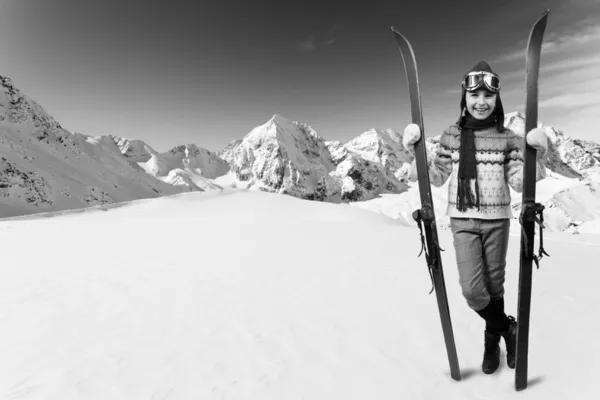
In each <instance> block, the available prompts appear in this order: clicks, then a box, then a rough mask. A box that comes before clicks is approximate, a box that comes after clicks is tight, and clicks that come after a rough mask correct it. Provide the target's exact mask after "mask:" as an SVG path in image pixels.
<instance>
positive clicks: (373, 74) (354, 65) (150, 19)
mask: <svg viewBox="0 0 600 400" xmlns="http://www.w3.org/2000/svg"><path fill="white" fill-rule="evenodd" d="M356 3H358V4H356ZM547 8H548V9H550V16H549V20H548V26H547V28H546V36H545V44H544V45H545V47H544V50H543V55H542V70H541V73H540V89H539V91H540V97H539V99H540V112H539V119H540V120H541V121H543V122H544V123H546V124H550V125H553V126H555V127H556V128H558V129H561V130H563V131H564V132H565V133H566V134H567V135H569V136H572V137H576V138H580V139H590V140H592V139H593V140H597V137H596V132H597V129H596V127H597V126H598V124H600V113H598V112H597V111H598V109H600V108H599V107H600V96H598V93H600V78H599V77H598V73H597V71H598V70H599V69H600V24H599V23H598V21H599V20H600V0H547V1H544V0H539V1H527V2H523V1H518V0H503V1H495V2H482V1H471V0H465V1H460V2H438V1H429V0H422V1H419V2H416V1H412V0H410V1H408V0H407V1H369V2H366V1H365V2H347V1H325V0H322V1H302V2H291V1H290V2H285V1H272V0H256V1H252V2H249V1H233V0H219V1H216V0H215V1H208V0H206V1H194V2H192V1H178V0H172V1H169V2H165V1H154V0H148V1H138V0H135V1H127V2H124V1H116V0H105V1H94V0H18V1H17V0H0V55H1V57H0V75H3V76H8V77H9V78H11V79H12V81H13V83H14V85H15V86H16V87H17V88H19V89H20V90H21V91H23V92H24V93H25V94H27V95H28V96H30V97H31V98H33V99H34V100H36V101H37V102H38V103H40V104H41V105H42V106H43V107H44V108H45V109H46V111H48V112H49V113H50V115H52V116H53V117H54V118H55V119H56V120H57V121H58V122H59V123H61V125H62V126H63V127H64V128H65V129H67V130H70V131H75V132H80V133H84V134H88V135H93V136H96V135H106V134H112V135H116V136H121V137H126V138H130V139H141V140H144V141H145V142H146V143H148V144H149V145H150V146H152V147H153V148H154V149H156V150H158V151H166V150H168V149H170V148H172V147H175V146H178V145H181V144H187V143H194V144H196V145H198V146H200V147H204V148H207V149H209V150H213V151H218V150H221V149H222V148H224V147H225V146H226V145H227V144H228V143H230V142H231V141H233V140H236V139H241V138H242V137H244V136H245V135H246V134H247V133H248V132H250V130H251V129H252V128H254V127H256V126H258V125H261V124H263V123H265V122H266V121H267V120H269V119H270V118H271V117H272V116H273V115H274V114H276V113H277V114H281V115H282V116H284V117H286V118H288V119H290V120H293V121H299V122H303V123H307V124H309V125H310V126H311V127H312V128H313V129H315V130H316V132H317V133H318V134H319V135H320V136H322V137H323V138H324V139H326V140H340V141H343V142H345V141H348V140H350V139H352V138H353V137H355V136H357V135H359V134H361V133H362V132H364V131H366V130H369V129H371V128H382V129H383V128H391V129H395V130H398V131H402V130H403V129H404V127H405V126H406V124H408V123H409V122H410V112H409V105H408V93H407V90H406V81H405V76H404V67H403V63H402V58H401V56H400V53H399V51H398V49H397V47H396V44H395V40H394V37H393V34H392V32H391V30H390V28H391V27H392V26H393V27H394V28H395V29H396V30H398V31H400V32H401V33H402V34H404V35H405V36H406V37H407V38H408V39H409V40H410V41H411V43H412V46H413V48H414V51H415V53H416V57H417V62H418V66H419V74H420V84H421V95H422V103H423V107H424V111H423V113H424V125H425V133H426V135H431V136H434V135H437V134H439V133H441V132H442V131H443V129H444V128H446V127H447V126H448V125H450V124H452V123H453V122H455V121H456V119H457V117H458V114H459V111H460V110H459V98H458V97H459V93H460V92H459V88H460V79H461V78H462V76H463V75H464V73H465V72H466V71H467V70H469V69H470V68H471V67H472V66H473V65H474V64H475V63H476V62H477V61H480V60H485V61H487V62H489V63H490V65H491V66H492V69H493V70H494V71H496V72H497V73H499V75H500V78H501V82H502V92H501V97H502V102H503V104H504V108H505V111H506V112H511V111H523V109H524V102H525V90H524V88H525V79H524V75H525V73H524V71H525V59H524V49H525V46H526V42H527V38H528V36H529V32H530V29H531V26H532V24H533V23H534V22H535V21H536V20H537V19H538V18H539V17H540V16H541V15H542V13H543V11H544V10H545V9H547Z"/></svg>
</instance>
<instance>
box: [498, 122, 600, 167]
mask: <svg viewBox="0 0 600 400" xmlns="http://www.w3.org/2000/svg"><path fill="white" fill-rule="evenodd" d="M505 118H506V119H505V126H507V127H509V128H510V129H512V130H513V131H514V132H515V133H517V134H519V135H523V133H524V131H525V116H524V115H523V114H522V113H520V112H513V113H510V114H506V117H505ZM538 127H540V128H542V129H543V130H544V132H545V133H546V137H547V138H548V143H549V148H548V154H547V156H546V159H545V162H546V166H547V167H548V168H549V169H550V170H551V171H552V172H554V173H556V174H559V175H562V176H565V177H568V178H581V177H584V178H585V177H589V176H590V175H595V174H597V173H598V172H599V171H600V144H598V143H594V142H592V141H588V140H578V139H572V138H570V137H568V136H566V135H565V134H564V133H563V132H562V131H560V130H558V129H556V128H554V127H552V126H548V125H544V124H543V123H542V122H541V121H539V122H538Z"/></svg>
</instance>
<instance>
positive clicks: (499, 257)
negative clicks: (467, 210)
mask: <svg viewBox="0 0 600 400" xmlns="http://www.w3.org/2000/svg"><path fill="white" fill-rule="evenodd" d="M509 227H510V219H508V218H507V219H495V220H485V219H474V218H450V229H451V230H452V234H453V236H454V249H455V251H456V263H457V265H458V275H459V281H460V286H461V288H462V294H463V296H464V297H465V299H466V300H467V304H468V305H469V307H471V308H472V309H473V310H475V311H479V310H482V309H483V308H485V306H487V305H488V303H489V301H490V298H499V297H502V296H504V270H505V268H506V253H507V250H508V237H509Z"/></svg>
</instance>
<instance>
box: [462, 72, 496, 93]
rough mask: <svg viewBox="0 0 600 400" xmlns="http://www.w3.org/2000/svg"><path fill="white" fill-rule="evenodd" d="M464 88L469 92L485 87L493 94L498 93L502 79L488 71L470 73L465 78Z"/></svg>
mask: <svg viewBox="0 0 600 400" xmlns="http://www.w3.org/2000/svg"><path fill="white" fill-rule="evenodd" d="M462 86H463V88H465V90H467V91H469V92H472V91H475V90H477V89H479V88H480V87H482V86H485V89H487V90H489V91H490V92H492V93H496V92H498V91H499V90H500V78H498V75H496V74H494V73H492V72H487V71H476V72H469V73H468V74H467V76H466V77H465V79H464V81H463V83H462Z"/></svg>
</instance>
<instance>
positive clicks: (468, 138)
mask: <svg viewBox="0 0 600 400" xmlns="http://www.w3.org/2000/svg"><path fill="white" fill-rule="evenodd" d="M461 125H462V131H461V134H460V152H459V161H458V194H457V196H456V208H457V209H458V210H459V211H466V210H467V209H468V208H473V207H477V209H478V210H479V184H478V182H477V160H476V159H475V131H479V130H482V129H487V128H491V127H493V126H495V125H496V122H495V117H494V114H492V115H490V116H489V117H487V118H486V119H484V120H478V119H476V118H474V117H473V116H472V115H471V114H469V113H468V112H467V113H466V115H465V116H464V117H463V120H462V124H461ZM471 179H475V194H473V192H472V190H471V185H470V182H471Z"/></svg>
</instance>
